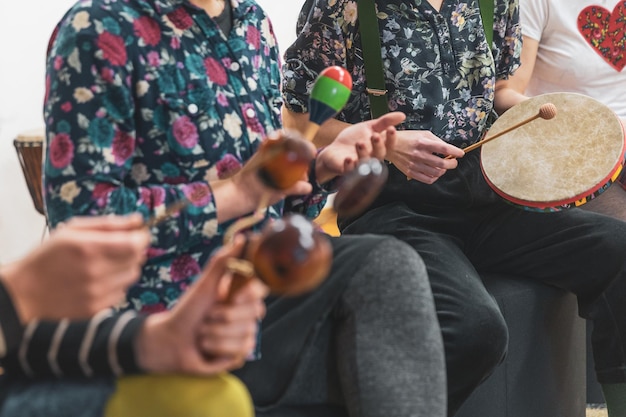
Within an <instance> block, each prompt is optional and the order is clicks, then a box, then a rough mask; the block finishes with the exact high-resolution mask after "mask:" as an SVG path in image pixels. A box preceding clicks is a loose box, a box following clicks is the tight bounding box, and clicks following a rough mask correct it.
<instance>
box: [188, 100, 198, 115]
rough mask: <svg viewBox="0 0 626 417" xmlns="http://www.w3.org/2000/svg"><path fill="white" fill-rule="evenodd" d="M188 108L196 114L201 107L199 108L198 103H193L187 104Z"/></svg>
mask: <svg viewBox="0 0 626 417" xmlns="http://www.w3.org/2000/svg"><path fill="white" fill-rule="evenodd" d="M187 110H188V111H189V113H191V114H196V113H198V110H200V109H199V108H198V105H197V104H196V103H191V104H190V105H188V106H187Z"/></svg>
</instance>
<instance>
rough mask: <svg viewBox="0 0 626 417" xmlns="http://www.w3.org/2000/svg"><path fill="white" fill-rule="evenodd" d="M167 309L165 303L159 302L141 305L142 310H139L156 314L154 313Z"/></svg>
mask: <svg viewBox="0 0 626 417" xmlns="http://www.w3.org/2000/svg"><path fill="white" fill-rule="evenodd" d="M165 310H167V308H166V307H165V304H163V303H157V304H150V305H143V306H142V307H141V310H139V311H140V312H141V313H144V314H154V313H160V312H162V311H165Z"/></svg>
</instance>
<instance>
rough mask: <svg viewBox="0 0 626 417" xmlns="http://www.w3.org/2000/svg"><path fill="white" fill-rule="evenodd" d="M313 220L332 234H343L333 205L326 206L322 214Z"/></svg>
mask: <svg viewBox="0 0 626 417" xmlns="http://www.w3.org/2000/svg"><path fill="white" fill-rule="evenodd" d="M313 222H314V223H316V224H317V225H318V226H320V227H321V228H322V230H324V232H326V233H328V234H329V235H331V236H339V235H341V232H340V231H339V227H337V213H335V210H333V209H332V207H324V208H323V209H322V212H321V213H320V215H319V216H317V218H315V220H313Z"/></svg>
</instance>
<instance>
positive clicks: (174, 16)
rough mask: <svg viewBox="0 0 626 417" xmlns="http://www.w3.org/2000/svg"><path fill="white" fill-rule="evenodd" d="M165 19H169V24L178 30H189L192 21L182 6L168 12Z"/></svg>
mask: <svg viewBox="0 0 626 417" xmlns="http://www.w3.org/2000/svg"><path fill="white" fill-rule="evenodd" d="M167 17H168V19H170V22H172V24H173V25H174V26H176V27H177V28H178V29H180V30H185V29H189V28H190V27H191V26H192V25H193V19H192V18H191V16H189V13H187V10H185V8H184V7H182V6H181V7H178V8H177V9H176V10H174V11H172V12H169V13H168V14H167Z"/></svg>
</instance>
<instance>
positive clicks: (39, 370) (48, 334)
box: [3, 310, 144, 378]
mask: <svg viewBox="0 0 626 417" xmlns="http://www.w3.org/2000/svg"><path fill="white" fill-rule="evenodd" d="M143 321H144V317H139V316H137V315H136V314H135V313H134V312H127V313H124V314H114V313H113V312H112V311H110V310H106V311H102V312H100V313H99V314H97V315H95V316H94V317H93V318H91V319H90V320H89V321H71V322H70V321H68V320H62V321H59V322H47V321H42V322H38V321H33V322H31V323H29V324H28V326H27V327H26V329H25V331H24V335H23V337H22V339H21V342H20V343H19V345H18V346H17V347H14V348H13V349H11V350H10V351H8V353H7V356H6V358H5V359H4V361H3V366H4V367H5V369H6V370H7V372H8V373H12V374H15V375H22V376H26V377H29V378H36V377H55V378H61V377H68V376H73V377H93V376H111V375H114V376H120V375H124V374H132V373H138V372H140V371H141V369H140V367H139V365H138V363H137V360H136V357H135V339H136V337H137V335H138V334H139V330H140V328H141V326H142V324H143Z"/></svg>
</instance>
